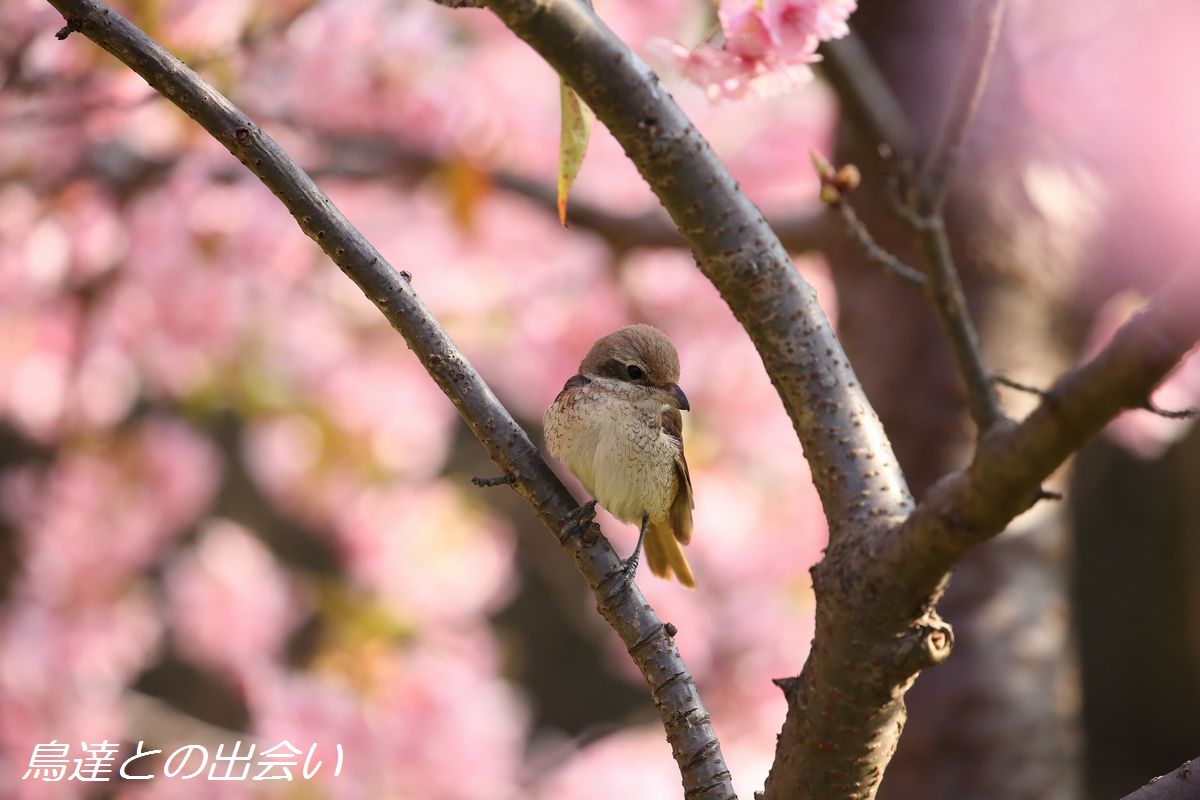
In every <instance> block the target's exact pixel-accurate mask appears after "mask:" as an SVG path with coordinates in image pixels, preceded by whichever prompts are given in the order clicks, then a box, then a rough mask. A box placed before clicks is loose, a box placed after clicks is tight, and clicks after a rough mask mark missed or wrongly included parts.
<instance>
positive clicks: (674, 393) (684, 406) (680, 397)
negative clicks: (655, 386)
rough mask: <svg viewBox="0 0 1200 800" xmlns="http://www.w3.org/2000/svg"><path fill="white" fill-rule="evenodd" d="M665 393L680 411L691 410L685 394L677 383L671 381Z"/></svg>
mask: <svg viewBox="0 0 1200 800" xmlns="http://www.w3.org/2000/svg"><path fill="white" fill-rule="evenodd" d="M667 394H668V395H670V397H671V400H672V401H674V406H675V407H676V408H678V409H679V410H680V411H691V410H692V407H691V405H690V404H688V399H687V395H686V394H684V393H683V389H680V388H679V384H678V383H672V384H671V385H670V386H668V387H667Z"/></svg>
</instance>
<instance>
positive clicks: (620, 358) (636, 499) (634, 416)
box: [545, 325, 696, 587]
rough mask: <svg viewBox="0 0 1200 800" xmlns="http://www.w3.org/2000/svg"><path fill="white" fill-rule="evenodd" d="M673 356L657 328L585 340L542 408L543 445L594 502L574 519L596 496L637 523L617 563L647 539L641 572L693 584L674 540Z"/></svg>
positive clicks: (686, 506)
mask: <svg viewBox="0 0 1200 800" xmlns="http://www.w3.org/2000/svg"><path fill="white" fill-rule="evenodd" d="M678 380H679V355H678V354H677V353H676V352H675V347H674V345H672V344H671V340H670V339H668V338H667V336H666V334H664V333H663V332H662V331H660V330H658V329H657V328H654V327H651V326H649V325H629V326H627V327H624V328H621V329H619V330H616V331H614V332H612V333H610V334H608V335H607V336H604V337H602V338H600V339H598V340H596V343H595V344H593V345H592V348H591V350H589V351H588V354H587V356H586V357H585V358H584V359H583V362H582V363H581V364H580V365H579V373H578V374H577V375H573V376H571V378H569V379H568V380H567V383H566V385H565V386H563V390H562V391H561V392H559V394H558V397H556V398H555V399H554V403H553V404H552V405H551V406H550V408H548V409H546V416H545V430H546V445H547V446H548V447H549V448H550V452H551V453H552V454H553V455H554V456H555V457H557V458H558V459H559V460H561V461H562V462H563V463H564V464H566V465H567V468H568V469H570V470H571V472H573V473H574V474H575V477H577V478H579V481H580V482H581V483H582V484H583V486H584V488H585V489H587V491H588V493H589V494H591V496H592V497H594V498H595V499H594V500H592V501H591V502H590V503H588V504H586V505H585V506H584V510H583V513H582V514H581V518H580V519H578V520H576V524H585V523H590V521H591V517H592V513H593V512H594V510H595V505H596V502H597V501H598V502H599V503H600V504H601V505H602V506H604V507H605V508H606V509H608V511H609V513H611V514H612V515H613V516H614V517H616V518H617V519H619V520H621V521H622V522H629V523H634V524H638V523H640V525H641V528H640V530H639V532H638V544H637V547H636V548H635V549H634V551H633V555H632V556H630V557H629V559H628V560H627V561H626V562H625V563H626V570H627V573H628V574H629V575H630V576H632V574H633V572H634V571H636V569H637V561H638V553H640V552H641V548H642V542H643V540H644V541H645V544H646V560H647V561H648V562H649V563H650V571H651V572H653V573H654V574H655V575H658V576H659V577H662V578H670V577H671V575H672V574H674V576H675V578H676V579H678V580H679V582H680V583H682V584H683V585H684V586H692V587H694V586H695V585H696V579H695V577H693V575H692V569H691V567H690V566H689V565H688V561H687V558H686V557H685V556H684V554H683V549H682V547H680V545H681V544H687V543H688V542H689V541H690V540H691V538H692V508H693V507H694V504H693V502H692V481H691V478H690V477H689V476H688V467H687V461H686V460H685V459H684V457H683V438H682V435H683V416H682V415H681V414H680V413H679V412H680V411H687V410H689V409H690V406H689V405H688V400H687V396H686V395H684V393H683V390H682V389H680V388H679V384H677V383H676V381H678Z"/></svg>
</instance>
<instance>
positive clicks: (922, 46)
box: [831, 0, 1091, 800]
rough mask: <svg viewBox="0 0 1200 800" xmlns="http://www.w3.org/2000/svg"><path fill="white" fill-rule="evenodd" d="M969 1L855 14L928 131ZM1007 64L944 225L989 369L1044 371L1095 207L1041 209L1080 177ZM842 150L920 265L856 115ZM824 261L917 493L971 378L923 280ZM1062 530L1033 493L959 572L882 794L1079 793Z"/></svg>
mask: <svg viewBox="0 0 1200 800" xmlns="http://www.w3.org/2000/svg"><path fill="white" fill-rule="evenodd" d="M973 8H974V4H972V3H964V4H954V6H953V8H952V9H949V8H948V6H947V4H946V3H944V2H938V0H914V2H908V3H894V2H886V1H885V0H876V2H868V3H864V4H863V6H862V8H861V9H860V11H859V12H858V14H857V15H856V16H855V20H854V22H855V25H856V29H857V30H858V32H859V33H860V35H861V37H862V38H863V40H864V43H865V44H866V46H867V47H868V49H869V50H870V51H871V52H872V53H873V55H874V57H875V59H876V62H877V63H878V65H879V67H880V69H881V71H882V73H883V75H884V76H885V77H886V79H887V80H888V81H889V83H890V84H891V86H892V88H893V91H894V92H895V93H896V95H897V97H898V99H899V100H900V103H901V105H902V106H903V107H904V108H905V109H906V110H907V112H908V114H909V117H910V120H911V122H912V124H913V127H914V129H915V131H916V133H917V136H918V140H919V143H920V145H922V146H928V144H929V143H930V141H931V140H932V139H933V137H934V135H935V134H936V131H937V128H938V125H939V123H940V120H941V115H942V113H943V110H944V108H945V105H946V102H947V100H948V98H949V96H950V93H951V91H952V88H953V84H954V80H955V78H956V77H957V74H958V72H959V67H960V64H961V61H962V56H963V53H962V44H963V42H964V41H965V36H964V34H965V31H966V26H967V24H968V19H969V15H970V12H971V10H972V9H973ZM1003 35H1007V34H1003ZM1012 66H1013V65H1012V63H1011V61H1010V59H1009V58H1008V55H1007V53H1006V51H1005V46H1004V39H1003V38H1002V40H1001V44H1000V48H999V51H998V54H997V59H996V63H995V64H994V66H993V71H992V75H991V79H990V82H989V85H988V89H987V93H986V95H985V97H984V101H983V105H982V106H981V109H980V112H979V115H978V116H977V118H976V120H975V122H974V123H973V126H972V128H971V129H970V131H969V132H968V134H967V146H966V152H965V153H964V160H963V163H962V165H961V167H960V170H959V173H958V176H959V177H958V180H957V181H956V184H955V186H954V187H953V188H952V192H951V195H950V199H949V201H948V205H947V222H948V225H949V229H950V234H951V238H952V242H953V245H954V248H955V255H956V256H957V259H958V266H959V269H960V270H961V271H962V273H963V279H964V283H965V285H966V288H967V293H968V298H969V303H970V306H971V310H972V312H973V313H974V315H975V319H976V322H977V324H978V327H979V331H980V335H981V338H982V340H983V343H984V349H985V353H986V356H987V361H988V366H989V367H990V368H991V369H992V370H993V371H994V372H997V373H1000V374H1003V375H1007V376H1010V377H1012V378H1014V379H1016V380H1019V381H1022V382H1023V383H1028V384H1033V385H1040V386H1046V385H1049V382H1050V381H1051V380H1052V379H1053V377H1054V376H1055V375H1057V374H1059V373H1061V372H1062V370H1063V369H1064V368H1065V367H1067V366H1068V365H1069V363H1070V362H1071V360H1072V359H1071V358H1070V354H1072V352H1073V350H1074V349H1075V347H1076V342H1077V341H1078V339H1079V334H1078V331H1076V330H1073V329H1072V328H1071V326H1069V325H1064V324H1061V320H1062V319H1063V317H1064V314H1063V310H1064V308H1065V307H1066V306H1067V304H1068V301H1069V299H1070V297H1071V296H1072V289H1073V287H1074V285H1075V277H1076V275H1077V274H1078V269H1079V267H1080V263H1081V261H1082V259H1083V258H1084V255H1085V251H1086V244H1087V240H1088V239H1089V236H1090V233H1091V230H1090V228H1089V226H1088V224H1087V223H1088V221H1089V220H1088V219H1087V218H1086V215H1080V216H1079V217H1078V218H1076V219H1070V220H1063V219H1046V218H1045V216H1044V215H1043V214H1042V213H1041V210H1040V209H1039V207H1038V204H1037V198H1036V196H1034V195H1031V192H1030V187H1031V185H1034V186H1036V181H1037V180H1039V179H1042V180H1044V179H1045V178H1046V177H1047V176H1049V177H1050V178H1051V179H1053V180H1055V181H1057V183H1056V186H1061V187H1064V188H1063V190H1064V191H1072V190H1073V189H1074V188H1076V187H1077V186H1078V184H1077V183H1076V182H1075V180H1074V177H1073V175H1074V173H1073V172H1072V168H1069V167H1067V166H1066V165H1065V163H1066V162H1065V161H1064V159H1062V158H1061V157H1060V155H1059V154H1058V153H1054V152H1052V151H1048V150H1047V149H1046V148H1045V147H1044V146H1043V145H1042V144H1041V143H1040V142H1038V141H1036V138H1035V136H1034V135H1033V134H1032V133H1031V128H1029V127H1028V120H1027V119H1026V118H1025V117H1024V116H1023V113H1022V112H1023V110H1022V108H1021V107H1020V105H1019V104H1018V103H1017V102H1015V101H1014V97H1013V94H1012V93H1011V91H1010V89H1009V86H1010V83H1009V81H1008V77H1007V76H1008V75H1011V68H1012ZM919 152H920V151H919ZM839 160H840V161H853V162H855V163H857V164H859V165H861V166H862V167H863V172H864V178H865V180H864V186H863V188H862V189H860V190H859V191H857V192H855V194H854V196H853V201H854V203H855V206H856V209H857V210H858V211H859V213H860V215H861V216H862V217H863V219H864V220H865V221H866V224H867V225H868V227H869V228H870V229H871V230H872V232H874V233H875V235H876V238H877V239H879V240H880V241H881V242H882V243H884V244H885V246H887V247H888V248H890V249H892V250H893V252H896V253H897V254H900V255H901V256H902V258H904V259H905V260H906V261H908V263H910V264H914V265H915V264H919V263H920V262H919V258H918V255H917V253H916V252H915V249H914V248H913V247H912V245H911V234H910V233H909V232H908V231H907V230H906V229H904V228H903V227H902V226H901V225H900V224H899V223H898V222H897V221H896V220H895V218H894V216H893V215H892V214H891V212H890V211H889V210H888V208H887V205H886V203H885V202H883V199H884V198H885V197H886V193H885V188H884V187H883V186H882V185H881V184H880V183H879V182H878V180H877V179H878V175H879V173H880V172H881V169H880V168H879V165H878V160H877V159H876V157H875V155H874V153H873V146H872V145H871V143H868V142H865V141H864V139H863V137H862V136H861V135H860V134H858V132H857V131H855V130H854V129H853V123H852V121H849V120H848V121H846V122H845V123H844V124H843V130H842V131H841V133H840V136H839ZM872 178H875V179H876V180H875V181H874V182H872V181H871V179H872ZM831 260H832V266H833V271H834V274H835V278H836V281H837V285H838V296H839V306H840V312H839V313H840V324H841V336H842V341H843V343H844V345H845V347H846V349H847V351H848V352H849V355H850V357H851V359H852V362H853V363H854V365H855V367H856V369H858V371H859V375H860V376H861V377H862V380H863V384H864V386H865V388H866V389H867V392H868V395H869V397H870V399H871V401H872V403H873V404H874V405H875V408H876V409H877V410H878V411H879V413H880V416H881V417H882V419H883V421H884V424H885V426H886V427H887V430H888V433H889V435H890V436H891V439H892V442H893V444H894V445H895V447H896V450H897V453H898V456H899V458H900V463H901V465H902V466H903V468H904V470H905V473H906V475H907V476H908V479H909V483H910V486H911V487H912V489H913V492H914V494H915V495H916V496H917V498H918V499H919V498H920V497H921V496H922V494H923V493H924V491H925V489H926V488H927V487H928V486H929V485H930V484H931V483H932V482H933V481H935V480H936V479H937V478H938V477H940V476H941V475H943V474H945V473H946V472H947V471H949V470H950V469H952V468H954V467H957V466H961V465H962V464H963V463H964V462H965V461H966V459H968V458H969V456H970V449H969V448H970V443H971V440H972V438H973V436H974V430H973V427H972V425H971V422H970V420H969V418H968V417H967V414H966V406H965V395H964V392H963V389H962V381H961V379H960V378H959V376H958V375H957V374H956V372H955V371H954V368H953V365H952V363H951V361H950V357H949V349H948V345H947V342H946V340H945V337H944V335H943V334H942V331H941V329H940V327H939V326H938V324H937V322H936V320H935V318H934V315H933V312H932V310H931V309H930V307H929V304H928V303H927V302H926V300H925V298H924V297H923V296H922V295H921V293H920V292H919V291H917V290H914V289H912V288H911V287H908V286H906V285H904V284H901V283H900V282H898V281H896V280H894V279H892V278H890V277H888V276H887V275H884V274H883V273H882V272H881V271H880V270H879V269H878V268H877V267H873V266H871V265H870V264H868V263H866V261H865V259H864V258H863V257H862V253H861V251H860V250H858V249H857V248H856V247H855V246H854V245H853V244H851V243H849V242H848V241H847V242H844V243H843V246H841V247H840V249H838V250H837V251H835V252H834V253H833V254H832V255H831ZM1003 399H1004V402H1005V407H1006V408H1007V409H1008V410H1009V412H1010V413H1012V414H1020V413H1022V412H1024V411H1026V410H1028V408H1029V406H1030V405H1031V404H1032V401H1033V399H1032V398H1031V397H1023V396H1020V395H1013V394H1005V395H1004V398H1003ZM1060 480H1061V479H1060ZM1047 488H1059V489H1061V488H1062V487H1061V486H1057V487H1056V486H1048V487H1047ZM1067 530H1068V528H1067V515H1066V513H1065V508H1063V507H1062V506H1061V505H1055V504H1047V503H1041V504H1038V505H1037V506H1036V507H1035V509H1034V510H1033V511H1031V512H1028V513H1026V514H1025V515H1023V516H1022V517H1020V518H1018V519H1017V520H1016V521H1015V522H1014V523H1013V524H1012V525H1011V526H1010V528H1009V530H1008V531H1007V532H1006V533H1004V534H1003V535H1002V536H1001V537H999V538H998V539H996V540H995V541H993V542H990V543H988V544H986V545H984V546H983V547H981V548H979V549H978V550H976V551H975V552H973V553H972V554H970V556H969V557H968V558H967V559H966V560H964V561H963V562H962V563H961V564H960V565H959V566H958V567H957V568H956V569H955V571H954V575H953V578H952V580H951V583H950V587H949V590H948V591H947V593H946V595H945V597H944V599H943V600H942V602H941V604H940V606H939V608H940V610H941V613H942V615H943V617H944V618H945V619H946V620H947V621H949V622H950V623H951V624H952V625H953V626H954V629H955V648H954V652H953V654H952V656H951V657H950V659H949V660H948V661H947V662H946V663H945V664H943V665H941V666H939V667H937V668H935V669H933V670H930V671H928V672H927V673H925V674H923V675H922V676H921V677H920V678H919V680H918V681H917V683H916V686H915V687H914V689H913V690H912V691H911V692H910V693H909V695H908V705H909V720H908V724H907V728H906V730H905V733H904V735H903V736H902V737H901V740H900V746H899V750H898V752H897V754H896V757H895V759H894V761H893V762H892V765H891V767H890V768H889V769H888V771H887V773H886V775H885V778H884V781H883V785H882V787H881V794H880V797H881V798H884V800H888V798H892V799H893V800H907V799H908V798H915V797H920V798H923V800H940V799H941V798H945V800H960V799H961V798H964V797H969V798H972V800H991V799H992V798H994V799H995V800H1024V799H1028V800H1034V798H1037V799H1038V800H1046V799H1049V798H1054V799H1055V800H1058V799H1059V798H1062V799H1063V800H1069V799H1070V798H1074V797H1076V796H1078V794H1079V780H1078V773H1079V752H1080V746H1079V736H1078V728H1079V713H1080V712H1079V692H1078V677H1077V667H1076V663H1075V657H1074V646H1073V638H1072V635H1071V626H1070V622H1069V621H1070V615H1069V613H1068V603H1067V580H1066V568H1067V556H1068V539H1067Z"/></svg>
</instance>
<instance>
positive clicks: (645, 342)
mask: <svg viewBox="0 0 1200 800" xmlns="http://www.w3.org/2000/svg"><path fill="white" fill-rule="evenodd" d="M579 372H580V373H581V374H583V375H586V376H587V377H589V378H593V379H595V378H608V379H610V380H615V381H620V382H622V383H628V384H632V385H634V386H642V387H645V388H646V389H647V390H648V391H649V392H650V393H651V394H652V395H653V396H654V397H656V398H657V399H659V400H661V401H662V402H663V404H664V405H667V406H670V407H672V408H678V409H680V410H682V411H687V410H689V409H690V408H691V406H690V405H688V399H687V395H685V394H684V393H683V390H682V389H680V388H679V384H678V383H676V381H678V380H679V354H678V353H676V352H675V345H673V344H671V340H670V339H668V338H667V335H666V334H665V333H663V332H662V331H660V330H659V329H658V328H655V327H653V326H650V325H627V326H626V327H624V328H619V329H617V330H615V331H613V332H612V333H610V334H608V335H607V336H602V337H600V338H599V339H597V340H596V343H595V344H593V345H592V349H591V350H589V351H588V354H587V356H585V357H584V359H583V362H582V363H581V364H580V365H579Z"/></svg>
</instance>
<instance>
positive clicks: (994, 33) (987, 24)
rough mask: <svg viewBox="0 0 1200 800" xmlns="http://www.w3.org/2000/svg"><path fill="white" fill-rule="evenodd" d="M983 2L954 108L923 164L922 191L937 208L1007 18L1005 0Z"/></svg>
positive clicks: (948, 182)
mask: <svg viewBox="0 0 1200 800" xmlns="http://www.w3.org/2000/svg"><path fill="white" fill-rule="evenodd" d="M980 5H981V7H982V12H981V15H980V19H979V21H978V24H976V25H973V26H972V28H971V33H970V36H969V38H968V40H967V57H966V64H965V66H964V68H963V72H962V74H961V75H960V76H959V80H958V85H957V87H956V88H955V92H954V98H953V100H952V101H951V103H950V110H949V112H948V113H947V114H946V118H945V120H943V122H942V127H941V129H940V131H939V133H938V137H937V140H936V141H935V142H934V145H933V147H932V148H931V149H930V151H929V153H928V154H927V156H926V159H925V164H924V166H923V167H922V168H921V179H920V184H921V193H922V194H923V195H924V198H925V201H926V202H927V203H928V205H929V206H930V207H931V208H933V209H938V210H940V209H941V207H942V204H943V202H945V199H946V190H947V187H948V186H949V184H950V178H951V176H952V175H953V174H954V169H955V167H957V166H958V160H959V158H960V157H961V155H962V146H963V141H964V140H965V139H966V135H967V128H968V127H969V126H970V124H971V120H972V119H973V118H974V116H975V112H976V110H978V108H979V101H980V100H981V99H982V98H983V91H984V89H985V88H986V87H987V78H988V68H989V67H990V66H991V63H992V57H993V56H994V55H995V52H996V42H997V41H998V40H999V38H1000V25H1001V23H1003V21H1004V0H980Z"/></svg>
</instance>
